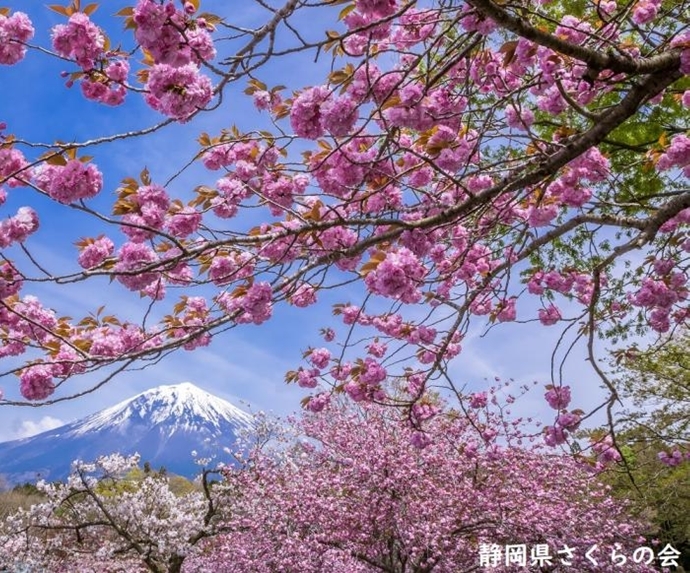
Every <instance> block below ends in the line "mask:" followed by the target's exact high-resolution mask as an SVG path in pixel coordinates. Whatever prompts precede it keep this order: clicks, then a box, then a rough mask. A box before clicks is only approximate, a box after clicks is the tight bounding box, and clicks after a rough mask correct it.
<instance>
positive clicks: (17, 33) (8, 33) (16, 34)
mask: <svg viewBox="0 0 690 573" xmlns="http://www.w3.org/2000/svg"><path fill="white" fill-rule="evenodd" d="M33 36H34V27H33V25H32V23H31V20H29V17H28V16H27V15H26V14H25V13H24V12H15V13H14V14H12V15H10V16H6V15H4V14H0V64H4V65H6V66H12V65H14V64H16V63H17V62H19V61H21V60H22V58H24V56H25V55H26V46H25V45H24V44H25V42H28V41H29V40H30V39H31V38H33Z"/></svg>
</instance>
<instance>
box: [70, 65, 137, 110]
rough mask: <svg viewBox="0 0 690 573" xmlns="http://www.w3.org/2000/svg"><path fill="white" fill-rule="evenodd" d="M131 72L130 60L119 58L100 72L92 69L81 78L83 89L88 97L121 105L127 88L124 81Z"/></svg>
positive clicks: (107, 103)
mask: <svg viewBox="0 0 690 573" xmlns="http://www.w3.org/2000/svg"><path fill="white" fill-rule="evenodd" d="M128 74H129V62H127V60H123V59H117V60H114V61H112V62H110V63H109V64H108V65H107V66H106V67H105V69H104V70H103V71H102V72H100V71H96V70H91V71H90V72H89V73H88V74H87V75H86V76H85V77H84V78H82V80H81V91H82V93H83V94H84V97H85V98H86V99H90V100H94V101H98V102H101V103H104V104H106V105H112V106H115V105H120V104H121V103H122V102H124V100H125V96H126V95H127V88H126V87H125V85H124V82H125V81H126V80H127V75H128Z"/></svg>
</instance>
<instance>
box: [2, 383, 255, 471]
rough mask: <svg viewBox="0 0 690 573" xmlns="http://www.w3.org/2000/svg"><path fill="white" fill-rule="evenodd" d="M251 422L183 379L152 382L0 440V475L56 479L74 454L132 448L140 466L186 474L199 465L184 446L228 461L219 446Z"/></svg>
mask: <svg viewBox="0 0 690 573" xmlns="http://www.w3.org/2000/svg"><path fill="white" fill-rule="evenodd" d="M252 427H253V421H252V416H251V415H249V414H248V413H246V412H244V411H242V410H240V409H239V408H236V407H235V406H233V405H232V404H231V403H229V402H227V401H225V400H222V399H221V398H218V397H217V396H213V395H212V394H209V393H208V392H205V391H204V390H201V389H200V388H198V387H196V386H194V385H193V384H191V383H189V382H184V383H181V384H176V385H173V386H159V387H157V388H153V389H152V390H147V391H146V392H142V393H141V394H138V395H137V396H134V397H133V398H130V399H129V400H125V401H123V402H120V403H119V404H116V405H115V406H112V407H110V408H106V409H105V410H101V411H100V412H97V413H95V414H92V415H90V416H87V417H85V418H82V419H81V420H77V421H76V422H72V423H71V424H66V425H64V426H60V427H59V428H55V429H53V430H49V431H47V432H43V433H41V434H38V435H36V436H32V437H30V438H24V439H21V440H13V441H10V442H3V443H0V476H2V477H3V478H4V479H5V480H6V481H8V482H9V483H21V482H25V481H35V480H36V479H38V478H43V479H48V480H58V479H64V478H65V477H66V476H67V474H68V473H69V468H70V464H71V462H72V461H73V460H75V459H78V458H79V459H83V460H92V459H94V458H96V457H98V456H99V455H104V454H109V453H113V452H120V453H122V454H132V453H134V452H139V454H140V455H141V461H142V463H143V462H145V461H148V462H149V463H150V464H151V466H152V467H153V468H159V467H161V466H164V467H165V468H166V469H167V470H168V471H170V472H172V473H176V474H180V475H184V476H186V477H193V476H194V475H196V474H197V473H199V470H200V468H199V466H198V465H196V464H195V461H194V458H193V457H192V451H196V452H198V453H199V455H200V456H202V457H207V456H210V455H217V456H218V457H217V460H218V461H226V462H227V461H230V460H227V459H225V458H224V457H223V456H224V454H223V448H226V447H232V446H233V444H234V443H235V441H236V439H237V433H238V432H239V431H242V430H250V431H251V429H252ZM225 457H227V456H225Z"/></svg>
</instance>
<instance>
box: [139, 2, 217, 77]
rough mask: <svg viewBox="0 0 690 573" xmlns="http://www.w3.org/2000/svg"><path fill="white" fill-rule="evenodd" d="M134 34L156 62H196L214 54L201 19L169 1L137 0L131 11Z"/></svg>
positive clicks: (204, 24) (182, 64) (206, 59)
mask: <svg viewBox="0 0 690 573" xmlns="http://www.w3.org/2000/svg"><path fill="white" fill-rule="evenodd" d="M132 18H133V20H134V23H135V24H136V30H135V32H134V37H135V38H136V39H137V42H139V44H140V45H141V47H142V48H144V49H145V50H147V51H148V52H149V53H150V54H151V57H152V58H153V59H154V61H155V62H156V63H157V64H168V65H171V66H173V67H181V66H185V65H187V64H189V63H194V64H199V63H201V62H203V61H208V60H211V59H213V58H214V57H215V55H216V49H215V47H214V46H213V41H212V40H211V35H210V34H209V30H208V27H207V24H206V22H205V20H203V19H202V18H199V19H196V20H194V19H191V18H189V14H187V13H186V12H185V11H183V10H179V9H177V8H175V5H174V4H173V3H172V2H171V1H167V2H164V3H161V2H156V1H155V0H139V2H138V3H137V5H136V6H135V8H134V12H133V15H132Z"/></svg>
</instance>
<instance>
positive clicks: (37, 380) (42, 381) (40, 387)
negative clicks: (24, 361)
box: [19, 364, 55, 400]
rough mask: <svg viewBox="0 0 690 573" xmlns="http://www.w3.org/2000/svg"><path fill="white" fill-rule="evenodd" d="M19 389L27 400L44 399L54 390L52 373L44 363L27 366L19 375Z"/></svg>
mask: <svg viewBox="0 0 690 573" xmlns="http://www.w3.org/2000/svg"><path fill="white" fill-rule="evenodd" d="M19 391H20V392H21V393H22V396H24V398H26V399H27V400H45V399H46V398H48V396H50V395H51V394H52V393H53V392H54V391H55V384H54V383H53V374H52V373H51V371H50V367H49V366H47V365H44V364H39V365H36V366H29V367H28V368H25V369H24V370H22V372H21V374H20V375H19Z"/></svg>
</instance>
